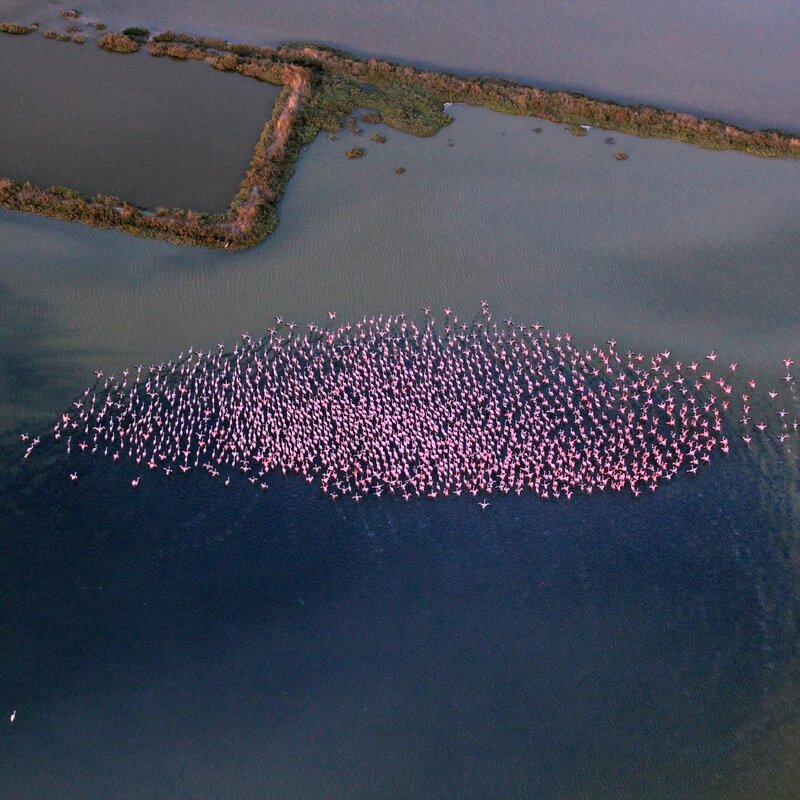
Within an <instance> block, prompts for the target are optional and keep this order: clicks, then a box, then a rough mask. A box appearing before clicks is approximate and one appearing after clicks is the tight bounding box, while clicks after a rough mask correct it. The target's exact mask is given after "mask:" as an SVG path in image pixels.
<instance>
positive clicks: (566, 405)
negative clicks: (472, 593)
mask: <svg viewBox="0 0 800 800" xmlns="http://www.w3.org/2000/svg"><path fill="white" fill-rule="evenodd" d="M423 310H424V311H425V316H426V321H425V323H424V324H421V325H419V326H418V325H416V324H415V323H414V322H413V321H411V320H408V319H407V317H406V315H405V314H400V315H397V316H393V317H388V318H386V319H384V318H383V317H377V318H370V319H366V318H365V319H363V320H361V321H360V322H356V323H355V324H349V323H348V324H344V325H337V323H336V322H335V316H336V315H335V314H334V313H333V312H329V317H330V319H329V323H328V326H327V327H323V326H319V325H315V324H310V325H308V326H307V328H306V329H304V330H299V329H298V326H297V325H296V324H294V323H287V322H284V321H283V320H282V319H281V318H279V317H276V318H275V319H276V324H275V326H274V327H273V328H271V329H270V330H269V332H268V334H267V335H266V336H265V337H264V338H262V339H260V340H255V339H253V338H252V337H251V336H249V335H248V334H243V335H242V338H241V340H240V341H239V343H238V344H237V345H236V346H235V347H234V348H233V350H232V351H230V352H226V351H225V348H224V346H223V345H222V344H220V345H218V347H217V349H216V351H209V352H203V351H194V350H193V349H189V351H188V352H186V353H181V354H180V355H179V356H178V358H177V359H175V360H174V361H167V362H166V363H162V364H153V365H152V366H150V367H148V368H145V367H143V366H141V365H139V366H137V367H134V368H131V369H130V370H128V369H126V370H123V372H122V373H121V377H120V378H115V377H114V376H108V377H106V376H104V375H103V373H102V372H99V371H98V372H96V373H95V375H96V382H95V383H94V385H93V386H91V387H89V388H87V389H86V391H85V392H84V394H83V396H82V397H81V398H80V399H79V400H77V401H76V402H75V403H74V404H73V406H72V407H71V408H70V409H69V410H68V411H65V412H64V413H63V414H62V416H61V418H60V420H59V421H58V422H57V423H56V424H55V426H54V428H53V436H54V438H55V440H56V441H59V442H61V443H62V444H63V445H65V447H66V451H67V453H72V452H75V451H87V452H88V453H93V454H98V455H103V456H106V457H109V458H111V459H113V460H114V461H118V460H120V459H128V460H132V461H133V462H134V463H135V464H136V465H138V466H139V467H140V469H141V470H142V471H143V472H144V471H148V470H158V471H162V472H163V473H166V475H173V474H175V475H179V474H183V473H189V472H192V471H194V470H202V471H203V472H206V473H208V475H210V476H211V477H213V478H221V480H222V481H223V482H224V483H225V484H226V485H228V484H229V483H230V481H231V476H232V475H235V474H238V473H242V474H243V475H244V476H245V478H246V479H247V480H248V481H249V482H250V483H251V484H253V486H255V487H256V488H258V489H261V490H265V489H267V488H268V482H267V481H268V479H269V476H270V473H273V472H275V471H280V472H282V473H283V474H287V473H294V474H299V475H301V476H303V477H304V478H305V480H307V481H308V482H309V483H311V482H313V481H315V480H316V481H318V483H319V485H320V487H321V489H322V491H323V492H325V493H326V494H328V495H329V496H330V497H331V498H333V499H334V500H335V499H337V498H351V499H352V500H353V501H355V502H360V501H362V500H364V499H365V498H367V497H375V496H380V495H381V494H384V493H389V494H396V495H399V496H401V497H402V498H403V499H405V500H410V499H411V498H413V497H428V498H436V497H443V496H448V495H460V494H462V493H465V494H466V493H468V494H471V495H473V496H476V495H481V500H480V503H479V504H480V506H481V507H482V508H484V509H485V508H487V507H488V505H489V501H488V500H487V499H486V496H487V495H489V494H492V493H493V492H495V493H502V494H508V493H511V492H513V493H516V494H521V493H523V492H526V491H533V492H535V493H536V494H537V495H539V496H540V497H542V498H560V497H563V498H570V497H572V496H573V494H574V493H576V492H578V493H585V494H591V493H592V492H601V491H604V490H609V489H610V490H616V491H622V490H628V491H630V492H632V493H633V494H634V495H639V494H640V493H641V492H642V491H645V490H655V489H656V488H657V487H658V485H659V483H661V482H662V481H669V480H671V479H672V478H673V477H675V476H676V475H678V474H679V473H681V472H686V473H692V474H693V473H696V472H697V471H698V470H699V469H700V468H701V467H703V465H704V464H707V463H709V462H711V460H712V458H713V457H716V456H715V454H716V453H726V452H728V451H729V449H730V446H731V445H730V443H729V438H731V437H732V436H733V435H736V436H737V437H738V436H740V437H741V440H742V442H743V443H744V444H746V445H747V446H750V444H751V443H752V442H753V439H754V437H769V440H770V441H773V442H779V443H786V442H788V441H789V439H790V438H791V437H792V436H793V435H796V432H797V430H798V427H800V423H799V422H798V420H797V419H795V418H794V417H793V415H791V414H790V412H788V411H786V410H785V409H784V408H780V409H777V408H775V406H776V405H779V404H780V399H779V398H780V397H781V394H783V395H784V397H785V399H792V400H794V393H795V389H794V383H793V376H792V374H791V372H790V368H791V366H792V363H793V362H792V361H791V360H790V359H786V360H785V361H784V365H785V367H786V374H785V376H784V377H783V381H784V386H783V387H782V388H781V389H780V390H773V391H770V392H769V398H770V402H769V403H767V404H766V406H767V408H766V409H765V410H764V411H763V414H764V418H763V419H762V418H761V417H759V418H758V419H757V420H754V418H753V415H754V414H756V413H757V412H755V411H753V408H754V400H752V399H751V396H754V392H755V389H756V383H755V381H754V380H752V379H751V380H747V381H746V382H743V383H742V387H741V391H740V390H734V373H735V372H736V370H737V366H738V365H737V364H735V363H732V364H730V365H728V366H727V367H725V368H723V369H722V370H721V373H722V374H721V375H720V376H719V377H715V375H714V374H712V369H713V368H714V367H716V364H715V362H716V359H717V356H716V354H715V353H713V352H712V353H709V354H708V355H706V356H705V357H704V359H702V361H701V362H699V363H698V362H693V363H682V362H681V361H677V360H671V359H670V353H669V352H662V353H659V354H657V355H654V356H646V355H644V354H643V353H635V352H625V353H622V352H619V351H618V350H617V348H616V342H614V341H613V340H611V341H609V342H607V343H606V344H605V345H603V346H602V347H599V346H596V345H595V346H593V347H591V348H590V349H588V350H581V349H579V348H578V347H576V346H573V345H572V342H571V337H570V335H569V334H563V335H562V334H551V333H550V332H549V331H547V330H544V329H543V328H542V326H541V325H538V324H536V325H530V326H528V325H520V324H515V323H514V322H513V321H512V320H510V319H506V320H504V321H502V322H499V323H498V322H496V321H493V319H492V313H491V311H490V309H489V307H488V305H487V304H486V303H482V304H481V314H480V316H479V317H478V318H476V319H474V320H471V321H464V322H462V321H460V320H459V319H458V318H457V317H456V316H455V315H454V314H453V313H452V311H451V310H450V309H449V308H445V309H444V310H443V311H444V324H443V326H442V330H441V332H439V329H438V327H437V326H436V324H435V323H434V320H433V317H432V314H431V310H430V309H427V308H426V309H423ZM789 395H791V398H790V397H789ZM776 401H777V403H776ZM732 403H735V404H736V408H735V409H731V404H732ZM737 413H741V418H740V419H739V420H738V425H739V426H740V427H739V429H738V430H737V431H736V432H735V433H732V432H731V431H730V426H731V424H732V422H731V421H732V420H735V417H736V414H737ZM758 413H761V408H760V406H759V411H758ZM772 414H774V417H772V418H770V415H772ZM775 431H777V434H775ZM22 439H23V442H24V444H25V446H26V451H25V458H28V457H29V456H30V455H31V454H32V452H33V451H34V450H35V448H36V447H37V446H38V445H39V444H40V441H41V438H40V437H37V438H34V439H32V438H31V437H29V436H28V435H27V434H23V435H22ZM787 446H788V445H787ZM68 477H69V479H70V480H72V481H76V480H78V477H79V475H78V473H77V472H70V473H68ZM140 477H141V476H140V475H137V476H136V477H135V478H133V480H132V481H131V483H132V485H133V486H134V487H136V486H137V485H138V484H139V481H140Z"/></svg>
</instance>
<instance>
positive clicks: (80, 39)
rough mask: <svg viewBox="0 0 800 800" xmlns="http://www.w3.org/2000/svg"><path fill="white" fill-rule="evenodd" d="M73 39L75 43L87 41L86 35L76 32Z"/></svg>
mask: <svg viewBox="0 0 800 800" xmlns="http://www.w3.org/2000/svg"><path fill="white" fill-rule="evenodd" d="M72 41H73V42H75V44H83V43H84V42H85V41H86V37H85V36H81V35H80V34H79V33H76V34H75V36H73V37H72Z"/></svg>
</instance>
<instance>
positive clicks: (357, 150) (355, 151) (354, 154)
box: [345, 147, 367, 158]
mask: <svg viewBox="0 0 800 800" xmlns="http://www.w3.org/2000/svg"><path fill="white" fill-rule="evenodd" d="M366 154H367V151H366V150H365V149H364V148H363V147H353V148H351V149H350V150H348V151H347V152H346V153H345V155H346V156H347V157H348V158H361V157H362V156H365V155H366Z"/></svg>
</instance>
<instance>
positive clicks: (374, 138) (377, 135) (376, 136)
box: [369, 132, 386, 144]
mask: <svg viewBox="0 0 800 800" xmlns="http://www.w3.org/2000/svg"><path fill="white" fill-rule="evenodd" d="M369 138H370V139H371V140H372V141H373V142H378V144H383V143H384V142H385V141H386V137H385V136H384V135H383V134H382V133H377V132H376V133H373V134H372V136H370V137H369Z"/></svg>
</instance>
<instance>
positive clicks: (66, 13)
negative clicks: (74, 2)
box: [58, 8, 81, 19]
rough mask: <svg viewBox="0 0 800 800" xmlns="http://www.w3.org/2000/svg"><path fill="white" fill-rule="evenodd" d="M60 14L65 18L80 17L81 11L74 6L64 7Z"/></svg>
mask: <svg viewBox="0 0 800 800" xmlns="http://www.w3.org/2000/svg"><path fill="white" fill-rule="evenodd" d="M58 15H59V16H60V17H64V19H78V17H79V16H80V15H81V12H80V11H78V10H76V9H74V8H62V9H61V11H59V12H58Z"/></svg>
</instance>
